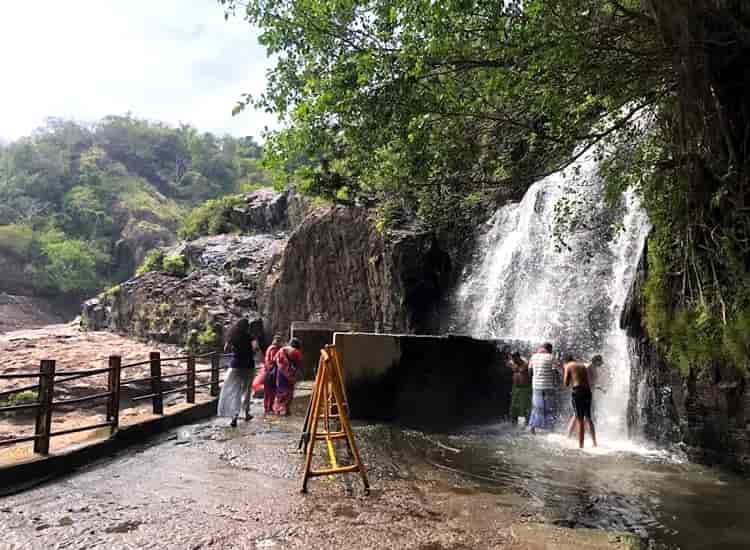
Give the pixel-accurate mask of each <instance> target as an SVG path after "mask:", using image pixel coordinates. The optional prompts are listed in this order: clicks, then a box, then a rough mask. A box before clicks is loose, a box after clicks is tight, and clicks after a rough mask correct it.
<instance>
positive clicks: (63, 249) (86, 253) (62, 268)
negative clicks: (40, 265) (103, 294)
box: [42, 240, 101, 294]
mask: <svg viewBox="0 0 750 550" xmlns="http://www.w3.org/2000/svg"><path fill="white" fill-rule="evenodd" d="M42 250H43V252H44V255H45V256H46V257H47V260H48V263H47V265H46V268H45V271H46V275H47V278H48V279H49V281H50V282H51V283H52V284H53V285H54V287H55V288H57V289H59V290H60V291H62V292H72V293H76V294H86V293H89V292H93V291H94V290H96V289H97V288H99V286H100V284H101V282H100V280H99V278H98V277H97V261H99V260H101V258H99V257H98V256H97V254H96V252H95V251H93V250H92V249H91V247H90V246H88V244H87V243H85V242H83V241H76V240H63V241H59V242H48V243H45V244H44V245H43V248H42Z"/></svg>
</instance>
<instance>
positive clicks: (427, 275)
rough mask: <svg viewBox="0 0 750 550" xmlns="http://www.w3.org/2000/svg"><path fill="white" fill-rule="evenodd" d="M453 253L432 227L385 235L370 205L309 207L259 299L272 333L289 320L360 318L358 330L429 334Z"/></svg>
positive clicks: (282, 328)
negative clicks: (373, 219)
mask: <svg viewBox="0 0 750 550" xmlns="http://www.w3.org/2000/svg"><path fill="white" fill-rule="evenodd" d="M450 268H451V261H450V257H449V256H448V255H447V254H446V253H445V252H443V251H442V250H441V249H440V248H439V246H438V244H437V242H436V241H435V239H434V237H433V236H432V234H430V233H426V232H419V231H405V230H402V231H391V232H388V233H380V232H379V231H378V230H377V229H376V228H375V227H374V225H373V224H372V222H371V221H370V219H369V211H368V210H367V209H365V208H355V207H341V206H337V207H332V208H329V209H325V210H322V211H315V212H312V213H311V214H310V215H308V216H307V218H306V219H305V221H304V222H303V223H302V224H301V225H300V226H299V227H298V228H297V229H296V230H295V231H294V233H293V234H292V235H291V237H290V238H289V242H288V243H287V244H286V246H285V247H284V249H283V253H282V254H281V256H280V257H279V258H277V260H276V261H275V262H274V264H273V265H272V266H270V268H269V273H268V277H267V280H266V293H265V295H264V296H263V298H262V301H261V308H262V311H263V314H264V318H265V319H268V320H269V322H270V325H271V327H273V329H274V330H275V331H278V330H284V328H285V327H286V326H288V323H289V321H300V320H303V321H306V320H309V321H331V322H350V323H355V324H356V325H357V326H358V327H360V329H361V330H374V331H379V332H390V331H395V332H417V333H419V332H429V330H430V328H432V327H434V326H436V325H437V306H438V304H439V301H440V299H441V298H442V294H443V292H444V291H445V288H446V286H447V278H448V276H449V273H450Z"/></svg>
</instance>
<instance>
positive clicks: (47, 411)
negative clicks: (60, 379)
mask: <svg viewBox="0 0 750 550" xmlns="http://www.w3.org/2000/svg"><path fill="white" fill-rule="evenodd" d="M54 389H55V361H54V360H50V359H42V362H41V363H40V365H39V408H38V409H37V410H36V428H35V430H34V435H36V436H37V439H35V440H34V452H35V453H39V454H41V455H48V454H49V434H50V432H51V431H52V395H53V393H54Z"/></svg>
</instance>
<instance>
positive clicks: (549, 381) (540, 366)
mask: <svg viewBox="0 0 750 550" xmlns="http://www.w3.org/2000/svg"><path fill="white" fill-rule="evenodd" d="M554 362H555V358H554V357H553V355H552V344H550V343H549V342H545V343H544V344H542V347H540V348H539V349H538V350H537V352H536V353H535V354H534V355H532V356H531V360H530V361H529V370H530V371H531V375H532V379H531V420H530V421H529V426H531V433H536V429H537V428H543V429H545V430H551V429H552V428H554V427H555V422H557V414H558V413H557V385H556V384H555V365H554Z"/></svg>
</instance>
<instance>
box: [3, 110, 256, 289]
mask: <svg viewBox="0 0 750 550" xmlns="http://www.w3.org/2000/svg"><path fill="white" fill-rule="evenodd" d="M261 153H262V150H261V147H260V146H259V145H258V143H256V142H255V141H254V140H253V138H252V137H245V138H234V137H231V136H216V135H214V134H211V133H201V132H199V131H198V130H196V129H195V128H193V127H192V126H188V125H182V126H179V127H172V126H168V125H166V124H162V123H158V122H150V121H146V120H141V119H138V118H135V117H133V116H131V115H125V116H109V117H105V118H104V119H102V120H100V121H98V122H97V123H95V124H90V125H87V124H80V123H77V122H74V121H70V120H63V119H49V120H48V121H47V123H46V125H45V126H44V127H42V128H40V129H38V130H37V131H35V132H34V133H33V134H32V135H31V136H29V137H25V138H22V139H20V140H18V141H15V142H13V143H9V144H5V145H0V250H2V251H3V252H4V253H7V254H14V255H15V257H17V258H20V259H24V258H27V259H30V262H31V265H32V266H33V271H34V275H33V278H34V285H35V286H36V287H37V288H38V289H39V290H40V291H43V290H47V291H51V292H56V291H62V292H73V293H79V294H85V293H88V292H92V291H94V290H97V289H99V288H102V287H104V286H106V285H107V284H109V283H111V282H112V281H113V280H115V279H121V278H123V277H127V276H129V275H131V274H132V271H128V269H126V270H125V271H123V270H122V269H121V268H122V266H119V265H117V260H116V258H115V259H113V256H114V249H115V247H116V244H117V242H118V241H119V240H120V239H121V238H122V237H123V231H124V230H125V228H126V227H127V225H128V223H129V222H130V223H131V224H132V222H139V223H141V225H142V226H143V227H145V226H146V225H147V224H150V225H149V227H155V228H157V229H159V228H163V229H164V230H166V231H168V232H171V233H175V231H176V229H177V225H178V224H179V222H180V221H181V219H182V218H183V214H184V213H186V212H187V210H189V209H190V208H191V207H193V206H195V205H197V204H200V203H202V202H203V201H205V200H208V199H212V198H214V197H219V196H223V195H226V194H228V193H235V192H238V191H242V190H243V189H245V188H248V187H250V188H252V187H255V186H257V185H258V184H262V183H264V182H267V181H268V180H267V176H266V172H265V171H264V170H263V168H261V166H260V156H261Z"/></svg>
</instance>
